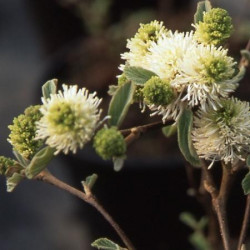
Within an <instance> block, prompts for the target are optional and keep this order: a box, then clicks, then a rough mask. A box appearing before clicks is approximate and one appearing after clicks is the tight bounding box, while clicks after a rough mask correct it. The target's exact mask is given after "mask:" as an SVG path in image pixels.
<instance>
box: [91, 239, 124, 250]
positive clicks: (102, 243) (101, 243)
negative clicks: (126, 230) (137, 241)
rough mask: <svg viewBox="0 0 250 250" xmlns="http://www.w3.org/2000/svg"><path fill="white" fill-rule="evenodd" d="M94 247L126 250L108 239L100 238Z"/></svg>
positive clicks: (107, 249)
mask: <svg viewBox="0 0 250 250" xmlns="http://www.w3.org/2000/svg"><path fill="white" fill-rule="evenodd" d="M91 246H92V247H95V248H97V249H105V250H126V249H127V248H122V247H120V246H119V245H117V244H116V243H114V242H113V241H111V240H109V239H107V238H100V239H97V240H96V241H94V242H93V243H92V244H91Z"/></svg>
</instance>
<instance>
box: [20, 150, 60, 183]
mask: <svg viewBox="0 0 250 250" xmlns="http://www.w3.org/2000/svg"><path fill="white" fill-rule="evenodd" d="M54 152H55V149H54V148H51V147H49V146H48V147H45V148H43V149H41V150H40V151H39V152H37V153H36V154H35V155H34V157H33V158H32V160H31V162H30V164H29V165H28V167H27V168H26V170H25V174H26V176H27V178H29V179H32V178H33V177H35V176H36V175H38V174H39V173H40V172H41V171H42V170H44V169H45V168H46V167H47V165H48V163H49V162H50V161H51V160H52V158H53V156H54Z"/></svg>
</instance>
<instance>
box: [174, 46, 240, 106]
mask: <svg viewBox="0 0 250 250" xmlns="http://www.w3.org/2000/svg"><path fill="white" fill-rule="evenodd" d="M235 64H236V62H234V60H233V58H232V57H229V56H227V50H225V49H223V48H222V47H219V48H216V47H215V46H213V45H207V46H205V45H202V44H199V45H197V46H194V47H192V48H190V49H189V50H188V51H187V53H186V54H185V56H184V57H183V59H182V60H181V61H180V63H179V68H180V73H179V74H178V75H177V76H176V78H175V79H174V80H173V82H172V86H173V87H174V88H176V89H177V90H178V91H183V90H184V91H185V92H186V93H184V96H183V98H182V101H188V103H189V105H190V106H191V107H194V106H196V105H198V104H201V106H202V108H204V107H205V103H206V102H209V103H211V104H212V105H213V106H214V107H215V106H216V102H217V101H218V98H219V97H228V94H229V93H232V92H233V91H234V90H235V89H236V88H237V86H238V84H237V83H235V80H234V78H233V76H234V74H235Z"/></svg>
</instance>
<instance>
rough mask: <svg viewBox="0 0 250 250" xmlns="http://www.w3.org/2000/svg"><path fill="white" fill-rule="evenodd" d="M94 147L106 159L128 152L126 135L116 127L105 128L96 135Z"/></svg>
mask: <svg viewBox="0 0 250 250" xmlns="http://www.w3.org/2000/svg"><path fill="white" fill-rule="evenodd" d="M94 148H95V150H96V152H97V154H98V155H100V156H101V157H102V158H103V159H104V160H108V159H112V158H113V157H122V156H124V155H125V152H126V142H125V140H124V137H123V136H122V134H121V133H120V131H118V130H117V128H116V127H111V128H103V129H101V130H99V131H98V132H97V133H96V135H95V137H94Z"/></svg>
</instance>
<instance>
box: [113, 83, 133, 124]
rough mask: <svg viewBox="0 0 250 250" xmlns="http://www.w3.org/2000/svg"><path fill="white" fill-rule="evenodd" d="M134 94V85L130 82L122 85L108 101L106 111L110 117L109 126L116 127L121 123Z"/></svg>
mask: <svg viewBox="0 0 250 250" xmlns="http://www.w3.org/2000/svg"><path fill="white" fill-rule="evenodd" d="M134 92H135V85H134V84H133V83H131V82H127V83H125V84H123V85H122V86H121V87H119V89H118V90H117V91H116V92H115V94H114V96H113V97H112V99H111V101H110V104H109V110H108V115H109V116H111V118H110V120H109V125H110V126H117V127H118V126H119V125H120V124H121V123H122V122H123V120H124V118H125V116H126V114H127V112H128V109H129V106H130V105H131V103H132V100H133V95H134Z"/></svg>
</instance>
